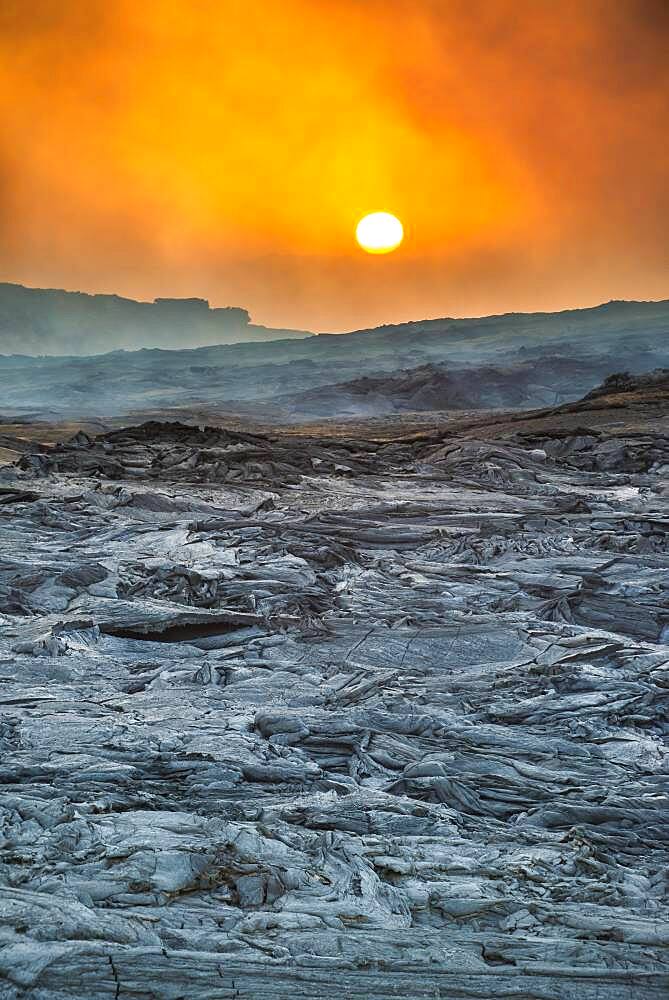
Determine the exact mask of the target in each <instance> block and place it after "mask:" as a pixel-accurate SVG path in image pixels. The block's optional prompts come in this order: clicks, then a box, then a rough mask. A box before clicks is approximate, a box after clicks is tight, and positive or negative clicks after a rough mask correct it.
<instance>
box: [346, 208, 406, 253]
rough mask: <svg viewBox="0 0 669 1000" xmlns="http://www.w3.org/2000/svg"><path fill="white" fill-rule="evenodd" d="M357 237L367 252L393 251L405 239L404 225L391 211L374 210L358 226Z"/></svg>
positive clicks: (356, 229)
mask: <svg viewBox="0 0 669 1000" xmlns="http://www.w3.org/2000/svg"><path fill="white" fill-rule="evenodd" d="M355 238H356V240H357V241H358V243H359V244H360V246H361V247H362V249H363V250H366V251H367V253H391V251H393V250H397V248H398V246H399V245H400V243H401V242H402V240H403V239H404V227H403V226H402V223H401V222H400V220H399V219H398V218H397V217H396V216H394V215H391V214H390V212H372V213H371V214H370V215H365V216H363V218H362V219H361V220H360V222H359V223H358V225H357V226H356V228H355Z"/></svg>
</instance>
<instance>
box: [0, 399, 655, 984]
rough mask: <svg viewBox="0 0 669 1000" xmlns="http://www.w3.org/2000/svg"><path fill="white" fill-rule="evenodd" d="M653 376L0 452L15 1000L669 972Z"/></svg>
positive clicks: (4, 920) (4, 905)
mask: <svg viewBox="0 0 669 1000" xmlns="http://www.w3.org/2000/svg"><path fill="white" fill-rule="evenodd" d="M614 390H615V391H614ZM618 391H620V392H621V393H622V395H621V396H617V395H616V392H618ZM643 391H644V390H643V386H641V387H640V386H639V385H633V386H632V387H631V388H630V387H629V386H624V385H623V386H622V387H621V386H620V385H619V384H616V385H615V386H613V387H612V386H609V395H611V393H613V396H612V397H611V398H609V397H607V395H606V392H605V393H604V395H603V396H602V395H600V396H599V397H597V398H596V399H593V400H590V401H588V402H586V403H584V404H582V405H581V407H580V408H579V407H571V409H569V408H566V409H565V408H563V409H562V410H556V411H554V412H553V413H552V414H551V413H550V412H548V411H544V412H542V414H540V415H535V416H534V417H533V416H532V415H530V416H528V417H527V418H526V417H523V418H522V419H520V418H516V417H514V416H513V415H511V416H509V417H508V419H506V421H505V420H503V419H502V418H495V420H494V421H491V422H489V423H488V424H485V423H482V422H480V421H479V422H478V423H476V424H475V425H474V424H472V426H470V427H469V428H466V427H464V426H463V427H461V428H460V429H459V430H458V429H456V430H454V431H453V432H451V433H449V434H444V433H441V434H439V435H436V434H433V435H431V436H430V435H424V434H423V435H416V436H415V437H414V438H413V439H411V440H409V439H404V440H392V441H379V440H372V439H371V438H369V437H368V438H364V437H361V438H358V439H355V440H354V439H351V438H342V437H341V436H340V437H338V438H337V439H334V438H333V439H330V440H328V439H323V438H322V439H314V438H308V437H299V436H292V437H291V436H289V435H285V436H274V437H271V436H270V437H267V436H266V437H262V436H253V435H244V434H234V433H232V432H230V431H225V430H221V429H220V428H205V429H203V430H201V429H197V428H193V427H187V426H185V425H179V424H161V423H151V424H146V425H143V426H140V427H134V428H127V429H125V430H122V431H115V432H112V433H108V434H103V435H100V436H99V437H97V438H91V437H88V436H87V435H85V434H79V435H77V436H76V437H75V438H74V439H72V440H71V441H70V442H69V443H66V444H64V445H61V446H59V447H57V448H49V449H47V448H43V449H42V450H37V451H33V452H32V453H28V452H26V453H25V454H24V455H23V456H22V458H21V460H20V462H19V464H18V465H17V466H14V467H5V469H4V472H3V474H2V476H1V477H0V479H1V483H0V503H2V507H1V508H0V510H1V517H2V520H1V522H0V523H1V525H2V528H1V531H2V538H3V542H4V544H3V551H2V561H1V563H0V608H1V609H2V611H3V614H2V616H1V617H0V625H1V626H2V628H1V634H2V638H1V639H0V657H1V661H0V681H1V686H0V699H1V707H2V715H1V716H0V746H1V747H2V758H1V764H0V781H1V786H0V814H1V817H2V826H1V828H0V838H1V839H0V846H1V857H0V860H1V867H0V881H1V883H2V892H1V893H0V998H1V1000H19V998H24V997H25V998H30V1000H66V998H67V1000H69V998H79V1000H81V998H85V1000H98V998H108V997H117V998H123V997H135V998H142V1000H146V998H159V1000H163V998H165V1000H178V998H188V1000H213V998H216V1000H218V998H224V997H253V998H256V997H257V998H260V997H266V996H272V997H274V998H277V1000H281V998H291V1000H292V998H299V997H307V998H311V997H319V998H326V997H338V996H343V997H344V996H345V997H359V998H384V1000H385V998H389V997H406V998H419V997H442V998H451V1000H464V998H481V1000H492V998H517V1000H521V998H522V1000H528V998H532V1000H644V998H648V1000H650V998H653V1000H655V998H657V1000H659V998H663V997H666V996H667V994H668V991H669V948H668V947H667V944H668V942H669V921H668V919H667V917H668V915H669V914H668V906H667V861H668V860H669V825H668V823H667V820H668V819H669V808H668V807H669V794H668V793H669V788H668V774H669V768H668V756H669V755H668V752H667V735H668V733H669V724H668V707H669V698H668V696H669V627H668V626H669V610H668V606H667V590H668V588H667V582H668V580H669V574H668V572H667V571H668V569H669V551H668V546H667V533H666V528H667V513H668V493H667V487H666V476H667V472H668V471H669V441H668V439H667V436H666V433H665V431H664V430H663V429H662V427H661V426H660V421H659V420H658V419H657V414H658V412H659V411H661V410H662V407H665V409H664V412H665V414H666V412H667V411H666V394H665V396H664V397H663V396H662V386H661V385H660V387H659V388H658V387H657V386H654V387H653V390H652V392H653V394H654V395H652V399H651V401H650V402H649V401H648V399H646V398H645V397H644V395H643ZM625 392H629V393H631V395H630V396H629V397H626V396H625ZM639 393H641V395H640V396H639ZM635 394H636V395H635ZM635 407H636V409H635ZM644 407H645V408H644ZM648 407H650V409H649V408H648ZM658 408H659V410H658ZM649 413H650V414H651V417H652V419H651V418H649V416H648V414H649Z"/></svg>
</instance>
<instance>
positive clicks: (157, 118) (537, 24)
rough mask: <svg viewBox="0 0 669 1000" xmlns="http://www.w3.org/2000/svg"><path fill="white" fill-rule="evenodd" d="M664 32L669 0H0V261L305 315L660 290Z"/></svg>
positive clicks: (110, 284)
mask: <svg viewBox="0 0 669 1000" xmlns="http://www.w3.org/2000/svg"><path fill="white" fill-rule="evenodd" d="M668 42H669V3H667V2H666V0H441V2H440V0H383V2H382V0H180V2H177V0H142V2H141V3H140V2H137V0H31V2H30V3H27V2H25V0H0V120H1V121H2V131H1V133H0V279H2V280H7V281H21V282H24V283H26V284H31V285H38V286H58V287H65V288H70V289H82V290H86V291H108V292H111V291H115V292H119V293H120V294H125V295H131V296H134V297H137V298H153V297H154V296H156V295H200V296H203V297H205V298H209V299H210V300H211V302H212V303H213V304H216V305H225V304H231V305H243V306H246V307H247V308H248V309H249V310H250V312H251V314H252V317H253V319H254V320H255V321H257V322H261V323H266V324H268V325H276V326H281V325H286V326H295V327H306V328H311V329H317V330H343V329H350V328H354V327H362V326H366V325H372V324H376V323H381V322H397V321H400V320H404V319H412V318H414V319H416V318H422V317H425V316H443V315H476V314H481V313H486V312H501V311H508V310H512V309H536V308H546V309H553V308H562V307H565V306H570V305H586V304H592V303H595V302H598V301H601V300H606V299H610V298H661V297H667V296H669V280H668V277H669V272H668V264H669V253H668V242H669V241H668V239H667V234H668V232H669V225H668V209H669V184H668V183H667V178H668V176H669V169H668V168H669V143H668V142H667V135H668V134H669V60H668V59H667V57H666V53H667V44H668ZM378 209H381V210H387V211H391V212H394V213H395V214H397V215H398V216H399V217H400V218H401V219H402V222H403V223H404V227H405V231H406V239H405V243H404V245H403V246H402V247H401V249H400V250H399V251H397V252H395V253H394V254H390V255H387V256H383V257H371V256H368V255H366V254H364V253H363V252H362V251H361V250H360V249H359V248H358V247H357V246H356V243H355V239H354V229H355V224H356V222H357V220H358V218H359V217H360V216H361V215H362V214H364V213H365V212H367V211H374V210H378Z"/></svg>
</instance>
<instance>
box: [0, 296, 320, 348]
mask: <svg viewBox="0 0 669 1000" xmlns="http://www.w3.org/2000/svg"><path fill="white" fill-rule="evenodd" d="M305 336H309V333H307V332H305V331H301V330H271V329H268V328H267V327H263V326H253V325H252V324H251V323H250V318H249V314H248V312H247V310H246V309H240V308H238V307H233V306H227V307H224V308H221V309H217V308H214V309H212V308H211V306H210V305H209V302H208V301H207V300H206V299H198V298H186V299H177V298H157V299H154V301H153V302H138V301H136V300H135V299H127V298H123V297H122V296H120V295H90V294H88V293H87V292H68V291H64V290H63V289H58V288H27V287H26V286H24V285H18V284H11V283H9V282H0V354H28V355H43V354H46V355H64V354H67V355H85V356H87V355H93V354H101V353H105V352H108V351H114V350H124V349H131V350H136V349H137V348H141V347H163V348H172V349H174V348H176V349H179V348H184V347H203V346H207V345H211V344H235V343H248V342H256V341H266V340H276V339H287V338H295V337H298V338H299V337H305Z"/></svg>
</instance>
